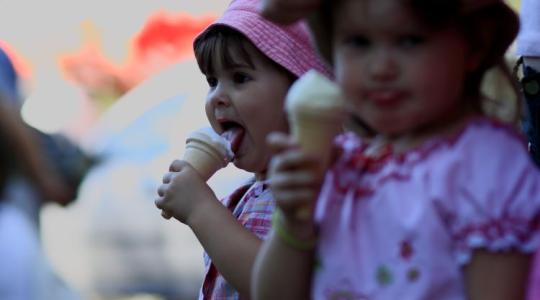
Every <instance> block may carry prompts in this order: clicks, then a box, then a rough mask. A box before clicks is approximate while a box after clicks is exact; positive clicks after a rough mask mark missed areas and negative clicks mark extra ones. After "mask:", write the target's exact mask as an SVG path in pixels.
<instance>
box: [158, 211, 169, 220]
mask: <svg viewBox="0 0 540 300" xmlns="http://www.w3.org/2000/svg"><path fill="white" fill-rule="evenodd" d="M161 216H162V217H163V218H164V219H166V220H169V219H170V218H172V216H171V215H170V214H169V213H168V212H166V211H164V210H162V211H161Z"/></svg>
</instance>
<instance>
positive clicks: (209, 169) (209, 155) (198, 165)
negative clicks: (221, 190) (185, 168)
mask: <svg viewBox="0 0 540 300" xmlns="http://www.w3.org/2000/svg"><path fill="white" fill-rule="evenodd" d="M183 160H184V161H186V162H188V163H189V164H190V165H191V166H192V167H193V168H194V169H195V170H196V171H197V172H198V173H199V174H200V175H201V177H202V178H203V179H204V180H205V181H207V180H208V179H209V178H210V177H212V175H214V173H215V172H216V171H217V170H219V169H221V168H223V167H225V166H226V164H225V163H224V160H223V157H221V155H220V152H219V151H218V150H216V149H214V147H213V146H212V145H209V144H207V143H204V142H201V141H198V140H194V141H190V142H189V143H188V144H187V145H186V149H185V151H184V157H183Z"/></svg>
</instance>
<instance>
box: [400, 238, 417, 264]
mask: <svg viewBox="0 0 540 300" xmlns="http://www.w3.org/2000/svg"><path fill="white" fill-rule="evenodd" d="M399 255H401V257H402V258H403V259H405V260H409V259H410V258H411V257H412V256H413V255H414V250H413V247H412V245H411V243H410V242H409V241H407V240H404V241H401V243H400V246H399Z"/></svg>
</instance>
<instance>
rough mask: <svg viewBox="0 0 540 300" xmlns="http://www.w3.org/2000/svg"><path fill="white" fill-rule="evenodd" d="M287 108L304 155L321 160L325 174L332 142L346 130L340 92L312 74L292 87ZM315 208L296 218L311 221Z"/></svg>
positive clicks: (320, 77)
mask: <svg viewBox="0 0 540 300" xmlns="http://www.w3.org/2000/svg"><path fill="white" fill-rule="evenodd" d="M285 105H286V110H287V113H288V118H289V123H290V126H291V132H292V135H293V137H294V138H295V139H296V140H297V141H298V143H299V144H300V148H301V149H302V150H303V151H304V152H306V153H308V154H310V155H314V156H317V157H318V158H319V161H320V164H319V168H320V172H321V173H323V172H325V171H326V169H327V168H328V164H329V162H330V156H331V150H332V143H333V140H334V138H335V137H336V135H338V134H339V133H340V132H341V131H342V130H343V121H344V118H345V110H344V101H343V97H342V96H341V92H340V90H339V88H338V87H337V86H336V85H335V84H334V83H333V82H331V81H330V80H328V79H327V78H326V77H324V76H323V75H321V74H319V73H317V72H315V71H310V72H308V73H306V74H305V75H304V76H302V77H301V78H300V79H298V80H297V81H296V82H295V84H294V85H293V86H292V87H291V89H290V91H289V93H288V94H287V98H286V104H285ZM321 175H322V174H321ZM313 206H314V205H310V206H308V207H306V208H305V209H301V210H299V211H298V213H297V217H298V218H299V219H303V220H305V219H307V218H309V217H310V216H311V215H312V210H313Z"/></svg>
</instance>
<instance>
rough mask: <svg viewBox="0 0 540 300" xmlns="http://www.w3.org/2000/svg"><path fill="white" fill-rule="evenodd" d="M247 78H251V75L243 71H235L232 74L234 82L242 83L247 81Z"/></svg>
mask: <svg viewBox="0 0 540 300" xmlns="http://www.w3.org/2000/svg"><path fill="white" fill-rule="evenodd" d="M249 80H251V77H250V76H249V75H247V74H245V73H241V72H235V73H234V74H233V81H234V83H239V84H242V83H246V82H248V81H249Z"/></svg>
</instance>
